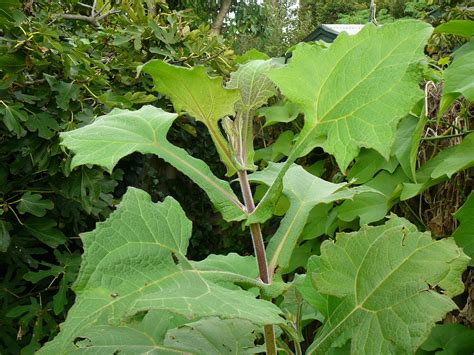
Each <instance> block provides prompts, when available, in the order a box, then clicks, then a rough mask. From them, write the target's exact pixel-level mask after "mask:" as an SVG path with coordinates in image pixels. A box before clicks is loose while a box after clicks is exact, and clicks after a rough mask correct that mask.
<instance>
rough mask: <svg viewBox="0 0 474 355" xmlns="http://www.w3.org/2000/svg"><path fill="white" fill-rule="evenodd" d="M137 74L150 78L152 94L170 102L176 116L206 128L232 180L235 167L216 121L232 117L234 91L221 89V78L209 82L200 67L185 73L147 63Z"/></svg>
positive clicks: (184, 71) (182, 69) (156, 61)
mask: <svg viewBox="0 0 474 355" xmlns="http://www.w3.org/2000/svg"><path fill="white" fill-rule="evenodd" d="M138 71H139V72H140V71H143V72H144V73H147V74H150V75H151V76H152V77H153V80H154V82H155V89H156V91H158V92H159V93H161V94H163V95H166V96H168V97H169V98H170V99H171V101H172V102H173V106H174V108H175V111H176V112H182V111H184V112H186V113H188V114H189V115H190V116H191V117H194V118H195V119H196V120H198V121H200V122H202V123H204V124H205V125H206V127H207V129H208V130H209V133H210V135H211V137H212V140H213V141H214V145H215V146H216V148H217V152H218V153H219V156H220V158H221V160H222V162H223V163H224V164H225V165H226V167H227V175H228V176H232V175H233V174H234V173H235V167H234V163H233V160H232V157H231V154H230V151H229V147H228V145H227V141H226V140H225V138H224V136H223V135H222V133H221V131H220V128H219V121H220V120H221V119H222V118H224V117H225V116H230V115H233V114H234V112H235V111H234V104H235V103H236V102H237V100H238V99H239V92H238V90H227V89H225V88H224V87H223V86H222V78H220V77H215V78H210V77H209V76H208V75H207V73H206V69H205V68H204V67H194V68H193V69H187V68H184V67H177V66H174V65H170V64H167V63H164V62H163V61H161V60H151V61H149V62H148V63H146V64H144V65H143V66H141V67H139V68H138Z"/></svg>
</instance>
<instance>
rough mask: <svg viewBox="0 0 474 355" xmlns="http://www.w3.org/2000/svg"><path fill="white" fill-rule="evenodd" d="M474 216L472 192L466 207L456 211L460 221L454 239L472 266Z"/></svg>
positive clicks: (473, 263) (473, 261) (473, 256)
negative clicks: (473, 218) (473, 226)
mask: <svg viewBox="0 0 474 355" xmlns="http://www.w3.org/2000/svg"><path fill="white" fill-rule="evenodd" d="M473 215H474V193H473V192H471V194H470V195H469V197H468V198H467V200H466V202H465V203H464V205H463V206H462V207H461V208H460V209H459V210H457V211H456V213H455V214H454V216H455V217H456V219H457V220H458V221H459V227H458V228H457V229H456V231H455V232H454V234H453V238H454V240H455V241H456V243H457V245H459V246H460V247H461V248H463V249H464V252H465V253H466V255H468V256H469V257H470V258H471V263H470V265H471V266H473V265H474V232H473V229H472V225H471V224H469V223H470V222H471V221H472V216H473Z"/></svg>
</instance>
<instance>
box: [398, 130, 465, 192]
mask: <svg viewBox="0 0 474 355" xmlns="http://www.w3.org/2000/svg"><path fill="white" fill-rule="evenodd" d="M473 151H474V133H470V134H468V135H467V136H466V137H465V138H464V139H463V141H462V142H461V143H460V144H458V145H455V146H452V147H449V148H447V149H443V150H442V151H441V152H440V153H438V154H437V155H436V156H435V157H434V158H433V159H430V160H428V161H427V162H426V163H425V164H424V165H422V166H421V167H420V169H418V170H417V172H416V183H414V184H412V183H405V184H404V188H403V191H402V193H401V196H400V199H401V200H402V201H403V200H407V199H409V198H411V197H413V196H416V195H418V194H420V193H422V192H423V191H425V190H426V189H428V188H429V187H431V186H434V185H436V184H439V183H440V182H443V181H445V180H447V179H448V178H450V177H451V176H453V175H454V174H455V173H456V172H458V171H461V170H464V169H468V168H470V167H471V166H474V154H472V152H473Z"/></svg>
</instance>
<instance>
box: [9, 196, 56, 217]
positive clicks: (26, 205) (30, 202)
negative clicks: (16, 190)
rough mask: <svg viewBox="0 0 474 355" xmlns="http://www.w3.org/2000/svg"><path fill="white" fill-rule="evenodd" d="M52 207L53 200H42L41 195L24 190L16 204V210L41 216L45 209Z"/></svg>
mask: <svg viewBox="0 0 474 355" xmlns="http://www.w3.org/2000/svg"><path fill="white" fill-rule="evenodd" d="M53 207H54V204H53V201H51V200H48V199H45V200H43V196H41V195H40V194H33V193H31V192H25V193H24V194H23V196H21V199H20V202H19V203H18V205H17V209H18V212H20V213H21V214H25V213H30V214H32V215H34V216H36V217H43V216H44V215H45V214H46V210H52V209H53Z"/></svg>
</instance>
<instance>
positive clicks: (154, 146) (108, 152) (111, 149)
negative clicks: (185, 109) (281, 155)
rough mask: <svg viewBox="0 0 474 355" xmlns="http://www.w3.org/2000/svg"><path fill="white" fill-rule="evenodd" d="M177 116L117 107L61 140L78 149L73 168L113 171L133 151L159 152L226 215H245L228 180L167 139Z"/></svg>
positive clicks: (151, 109) (150, 109)
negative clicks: (88, 166) (99, 168)
mask: <svg viewBox="0 0 474 355" xmlns="http://www.w3.org/2000/svg"><path fill="white" fill-rule="evenodd" d="M176 116H177V115H176V114H171V113H167V112H165V111H163V110H162V109H159V108H155V107H152V106H143V107H142V108H141V109H140V110H137V111H128V110H119V109H115V110H113V111H112V112H110V113H109V114H107V115H105V116H101V117H98V118H97V119H96V120H95V121H94V122H93V123H92V124H90V125H88V126H85V127H82V128H79V129H76V130H74V131H70V132H64V133H62V134H61V137H62V138H63V142H62V144H63V145H65V146H66V147H68V148H69V149H71V150H72V151H73V152H74V153H76V155H75V156H74V157H73V159H72V162H71V168H74V167H76V166H79V165H85V164H96V165H100V166H103V167H105V168H106V169H107V170H108V171H109V172H111V171H112V169H113V168H114V166H115V164H117V162H118V161H119V160H120V159H121V158H123V157H125V156H127V155H129V154H131V153H133V152H137V151H138V152H141V153H143V154H147V153H148V154H149V153H151V154H156V155H157V156H159V157H160V158H162V159H164V160H165V161H167V162H169V163H170V164H172V165H173V166H174V167H175V168H176V169H178V170H180V171H181V172H183V173H184V174H185V175H187V176H188V177H189V178H190V179H192V180H193V181H194V182H195V183H196V184H197V185H199V187H201V188H202V189H203V190H204V191H205V192H206V193H207V194H208V196H209V198H210V199H211V201H212V203H213V204H214V206H216V208H217V209H218V210H219V211H220V212H221V213H222V215H223V217H224V219H226V220H228V221H230V220H242V219H244V218H245V214H244V212H243V210H242V204H241V203H240V201H239V200H238V198H237V197H236V196H235V194H234V192H233V191H232V189H231V187H230V186H229V183H227V182H225V181H223V180H220V179H218V178H217V177H216V176H215V175H214V174H212V172H211V170H210V169H209V167H208V166H207V165H206V164H205V163H204V162H203V161H202V160H199V159H196V158H193V157H192V156H190V155H189V154H188V153H187V152H186V151H185V150H184V149H181V148H178V147H176V146H174V145H173V144H171V143H170V142H169V141H168V140H167V139H166V135H167V133H168V130H169V129H170V127H171V124H172V123H173V121H174V120H175V118H176Z"/></svg>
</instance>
